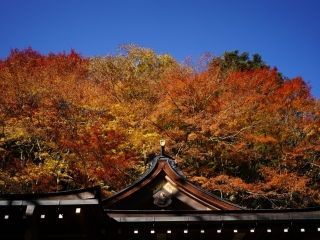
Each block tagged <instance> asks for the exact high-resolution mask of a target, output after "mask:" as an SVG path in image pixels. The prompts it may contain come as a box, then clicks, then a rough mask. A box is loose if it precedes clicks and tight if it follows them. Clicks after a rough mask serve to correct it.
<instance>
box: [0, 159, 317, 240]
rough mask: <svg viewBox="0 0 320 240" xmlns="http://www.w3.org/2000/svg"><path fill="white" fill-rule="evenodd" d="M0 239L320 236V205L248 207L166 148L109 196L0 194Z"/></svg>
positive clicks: (311, 239) (95, 191)
mask: <svg viewBox="0 0 320 240" xmlns="http://www.w3.org/2000/svg"><path fill="white" fill-rule="evenodd" d="M0 239H1V240H5V239H27V240H31V239H34V240H38V239H39V240H40V239H41V240H42V239H65V240H67V239H77V240H80V239H86V240H89V239H90V240H94V239H112V240H114V239H115V240H131V239H154V240H167V239H230V240H249V239H260V240H263V239H277V240H281V239H290V240H292V239H299V240H303V239H308V240H315V239H320V208H311V209H288V210H249V209H244V208H242V207H240V206H237V205H235V204H232V203H230V202H228V201H225V200H223V199H221V198H218V197H216V196H214V195H212V194H210V193H208V192H206V191H204V190H202V189H200V188H198V187H196V186H195V185H193V184H192V183H190V182H189V181H188V180H187V179H186V178H185V177H184V175H183V174H182V172H181V171H180V170H179V169H178V168H177V166H176V164H175V161H174V160H173V159H172V158H170V157H169V156H166V155H164V154H160V155H159V156H157V157H155V158H154V160H153V162H152V165H151V167H150V169H149V170H148V171H147V172H146V173H145V174H144V175H143V176H142V177H141V178H140V179H139V180H138V181H136V182H135V183H133V184H132V185H130V186H129V187H127V188H125V189H123V190H122V191H120V192H118V193H117V194H115V195H113V196H111V197H110V198H107V199H101V196H100V188H99V187H94V188H88V189H82V190H76V191H69V192H60V193H46V194H22V195H20V194H19V195H2V196H0Z"/></svg>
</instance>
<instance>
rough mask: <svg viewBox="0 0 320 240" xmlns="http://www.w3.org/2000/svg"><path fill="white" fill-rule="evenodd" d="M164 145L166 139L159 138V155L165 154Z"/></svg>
mask: <svg viewBox="0 0 320 240" xmlns="http://www.w3.org/2000/svg"><path fill="white" fill-rule="evenodd" d="M165 146H166V140H164V139H161V140H160V147H161V148H160V156H165V152H164V148H165Z"/></svg>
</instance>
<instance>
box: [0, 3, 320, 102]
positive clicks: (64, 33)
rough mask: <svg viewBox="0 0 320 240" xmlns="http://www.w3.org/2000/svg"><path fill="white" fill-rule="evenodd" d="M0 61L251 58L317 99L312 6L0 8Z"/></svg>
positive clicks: (317, 18) (319, 21)
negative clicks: (127, 48) (12, 56)
mask: <svg viewBox="0 0 320 240" xmlns="http://www.w3.org/2000/svg"><path fill="white" fill-rule="evenodd" d="M0 34H1V36H0V58H5V57H6V56H7V55H8V54H9V52H10V49H12V48H26V47H29V46H31V47H32V48H34V49H35V50H38V51H40V52H42V53H48V52H61V51H69V50H70V49H71V48H73V49H75V50H77V51H78V52H80V53H81V54H82V55H84V56H94V55H104V54H111V53H113V52H115V50H116V49H117V47H118V46H119V45H121V44H125V43H136V44H139V45H141V46H144V47H150V48H152V49H154V50H155V51H157V52H158V53H169V54H171V55H173V56H174V57H175V58H177V59H178V60H180V61H182V60H183V59H185V58H186V57H194V58H197V57H199V56H200V55H201V54H202V53H204V52H212V53H213V54H215V55H220V54H222V53H223V52H224V51H230V50H236V49H238V50H239V51H247V52H249V53H251V54H252V53H256V52H257V53H259V54H261V55H262V57H263V59H264V60H265V61H266V62H267V63H268V64H269V65H271V66H276V67H278V69H279V70H280V71H281V72H282V73H283V74H284V75H286V76H288V77H295V76H302V77H303V78H304V79H305V80H306V81H307V82H308V83H309V84H310V85H311V87H312V93H313V94H314V95H315V96H317V97H318V98H319V97H320V77H319V76H320V74H319V72H318V71H319V70H320V1H318V0H251V1H249V0H233V1H232V0H180V1H179V0H158V1H157V0H131V1H130V0H127V1H125V0H105V1H102V0H101V1H99V0H51V1H49V0H20V1H18V0H1V2H0Z"/></svg>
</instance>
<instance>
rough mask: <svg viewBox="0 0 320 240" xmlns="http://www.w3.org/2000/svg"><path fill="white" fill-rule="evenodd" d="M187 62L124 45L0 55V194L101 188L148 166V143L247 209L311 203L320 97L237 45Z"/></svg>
mask: <svg viewBox="0 0 320 240" xmlns="http://www.w3.org/2000/svg"><path fill="white" fill-rule="evenodd" d="M205 62H206V65H205V66H201V67H199V68H192V67H190V66H188V65H186V64H180V63H178V62H177V61H176V60H175V59H174V58H173V57H171V56H170V55H169V54H157V53H155V52H154V51H152V50H151V49H146V48H142V47H139V46H134V45H126V46H122V47H121V48H120V49H119V51H118V53H117V54H115V55H109V56H103V57H94V58H86V57H82V56H81V55H79V54H78V53H76V52H75V51H73V50H72V51H71V52H70V53H58V54H53V53H50V54H47V55H42V54H40V53H38V52H36V51H34V50H33V49H31V48H28V49H25V50H13V51H12V52H11V53H10V55H9V56H8V57H7V58H5V59H2V60H0V93H1V97H0V160H1V161H0V162H1V163H0V191H2V192H43V191H59V190H68V189H74V188H80V187H88V186H93V185H100V186H101V187H102V189H103V193H104V194H105V195H110V194H112V193H113V192H114V191H117V190H120V189H122V188H124V187H125V186H127V185H128V184H130V183H131V182H133V181H134V180H135V179H137V177H139V176H140V175H141V174H142V173H143V172H144V171H145V170H146V168H147V165H146V164H145V163H146V162H148V156H149V155H152V154H154V153H156V152H157V151H158V141H159V139H160V138H165V139H166V140H167V141H168V144H167V145H168V149H167V151H168V153H169V155H171V156H172V157H174V158H175V159H176V160H177V162H178V164H179V166H180V167H181V169H182V170H183V171H184V173H185V174H186V175H187V177H188V178H189V179H190V180H192V181H193V182H194V183H195V184H198V185H201V186H202V187H204V188H206V189H208V190H209V191H212V192H214V193H216V194H218V195H220V196H222V197H224V198H227V199H229V200H230V201H234V202H235V203H239V204H242V205H245V206H248V207H252V208H264V207H268V208H269V207H270V208H277V207H303V206H314V205H317V204H320V191H319V184H320V181H319V180H320V158H319V155H320V148H319V146H320V139H319V136H320V103H319V100H318V99H316V98H314V97H313V96H312V95H311V93H310V89H309V86H308V85H307V84H306V83H305V81H304V80H303V79H302V78H299V77H298V78H293V79H286V78H284V77H283V76H282V74H280V73H279V72H278V70H277V69H274V68H271V67H269V66H268V65H266V63H265V62H264V61H263V60H262V58H261V57H260V56H259V55H257V54H256V55H253V57H252V58H250V57H249V55H248V54H247V53H239V52H238V51H234V52H226V53H225V54H224V55H223V56H221V57H213V58H210V59H209V60H208V61H205Z"/></svg>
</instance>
